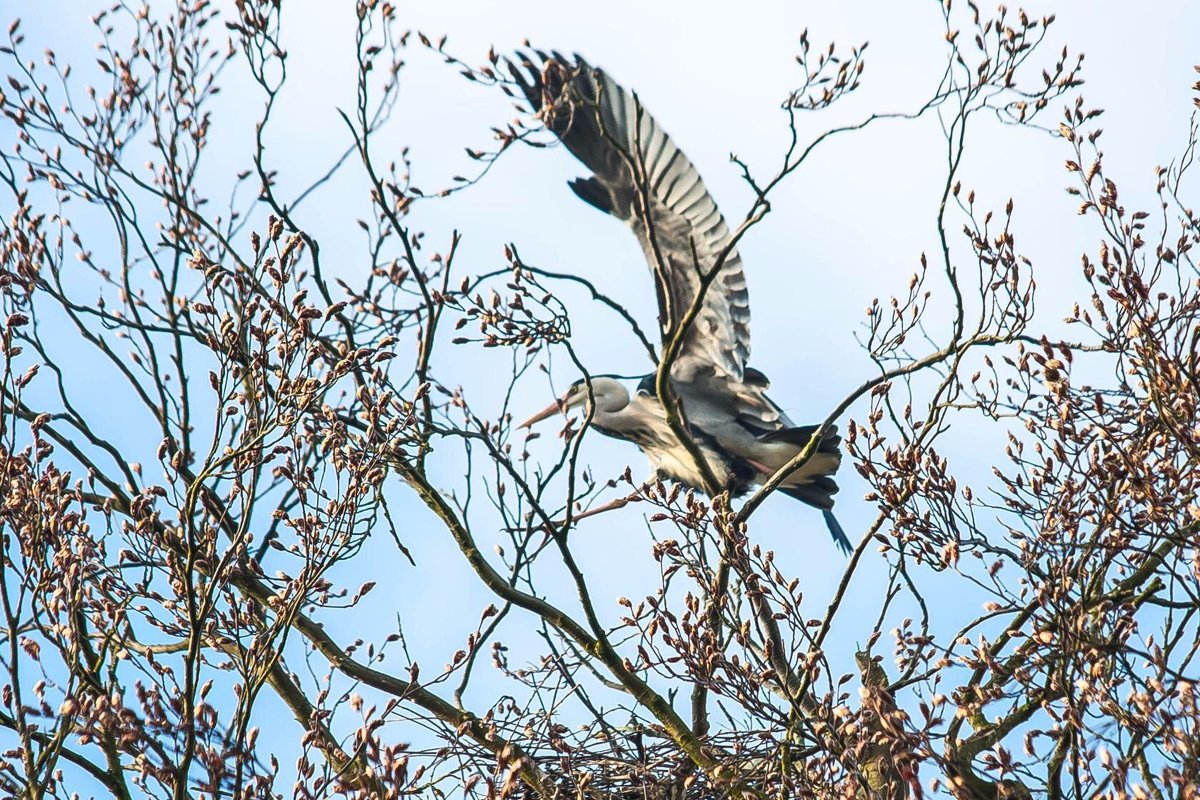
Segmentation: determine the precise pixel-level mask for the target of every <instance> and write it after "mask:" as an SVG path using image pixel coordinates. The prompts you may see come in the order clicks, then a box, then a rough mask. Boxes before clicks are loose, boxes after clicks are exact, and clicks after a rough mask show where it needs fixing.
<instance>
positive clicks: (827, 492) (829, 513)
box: [779, 475, 853, 553]
mask: <svg viewBox="0 0 1200 800" xmlns="http://www.w3.org/2000/svg"><path fill="white" fill-rule="evenodd" d="M779 491H780V492H782V493H783V494H786V495H787V496H788V497H794V498H796V499H797V500H799V501H800V502H802V503H807V504H808V505H810V506H812V507H813V508H819V509H821V512H822V513H823V514H824V516H825V525H826V526H827V527H828V528H829V533H830V535H831V536H833V541H834V542H836V543H837V546H838V549H839V550H841V551H842V552H843V553H849V552H850V551H851V550H852V549H853V547H852V546H851V544H850V539H849V538H848V537H847V536H846V532H845V531H843V530H842V526H841V525H839V524H838V521H837V517H835V516H833V496H834V495H835V494H837V491H838V485H837V484H836V483H834V480H833V478H830V477H828V476H827V475H820V476H818V477H816V478H813V479H812V480H811V481H809V482H808V483H802V484H800V485H799V486H786V487H785V486H781V487H779Z"/></svg>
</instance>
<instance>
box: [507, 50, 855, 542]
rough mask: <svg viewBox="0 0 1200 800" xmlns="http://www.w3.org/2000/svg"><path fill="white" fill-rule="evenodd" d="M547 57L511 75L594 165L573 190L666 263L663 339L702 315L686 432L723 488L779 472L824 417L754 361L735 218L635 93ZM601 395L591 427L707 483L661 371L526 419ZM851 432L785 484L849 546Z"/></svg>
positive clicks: (685, 406)
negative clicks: (660, 387)
mask: <svg viewBox="0 0 1200 800" xmlns="http://www.w3.org/2000/svg"><path fill="white" fill-rule="evenodd" d="M537 55H538V56H539V57H540V58H541V60H542V62H543V66H542V68H540V69H539V68H537V67H536V66H535V65H534V64H533V63H532V61H531V60H530V59H529V58H528V57H527V56H526V57H522V64H521V65H520V66H518V65H515V64H511V63H510V65H509V66H510V72H511V73H512V74H513V76H514V78H515V79H516V80H517V83H518V84H519V85H520V87H521V89H522V91H523V92H524V94H525V96H526V98H527V99H528V100H529V102H530V103H531V104H532V106H533V108H534V110H535V111H536V112H537V113H538V115H539V116H540V118H541V120H542V122H543V124H544V125H545V127H546V128H547V129H548V130H550V131H551V132H552V133H553V134H554V135H555V136H557V137H558V138H559V139H560V140H561V141H562V143H563V144H564V145H565V146H566V148H567V149H568V150H569V151H570V152H571V153H572V154H574V155H575V157H576V158H578V159H579V160H580V161H582V162H583V164H584V165H585V166H587V167H588V168H589V169H590V170H591V171H592V175H591V176H590V177H586V178H577V179H575V180H573V181H571V183H570V187H571V189H572V190H574V192H575V194H576V195H578V196H579V197H580V198H581V199H582V200H584V201H585V202H587V203H588V204H590V205H592V206H594V207H595V208H597V209H599V210H601V211H604V212H606V213H608V214H612V215H613V216H615V217H617V218H619V219H621V220H623V221H624V222H625V223H627V224H628V225H629V226H630V227H631V228H633V231H634V233H635V234H636V236H637V238H638V241H639V242H640V243H641V245H642V249H643V251H644V252H645V254H646V259H647V261H649V263H650V266H651V270H652V272H653V273H654V277H655V286H656V289H657V296H658V305H659V314H660V316H659V322H660V327H661V333H662V336H663V342H664V346H665V345H666V344H667V343H669V342H671V341H672V340H673V339H675V338H676V337H677V334H678V332H679V331H680V329H681V326H682V325H684V324H685V322H686V318H687V317H688V316H689V312H690V311H691V312H694V314H692V315H691V320H690V325H688V327H687V328H686V330H684V331H683V336H682V339H681V344H680V346H679V349H678V352H677V356H676V358H675V359H674V360H673V361H672V363H671V366H670V373H669V383H670V388H671V390H672V392H673V393H674V395H675V396H676V397H677V398H678V400H679V403H680V405H681V407H682V410H683V417H684V418H685V420H686V425H687V433H688V434H689V435H690V438H691V439H692V441H693V442H694V444H695V445H696V447H697V448H698V450H699V452H700V454H701V455H702V457H703V458H704V460H705V462H706V464H707V467H708V468H709V471H710V472H711V474H712V475H713V476H714V477H716V479H717V480H718V481H719V482H720V483H721V488H722V489H724V490H728V491H730V492H731V494H733V495H735V496H736V495H739V494H741V493H744V492H746V491H747V490H748V489H749V488H750V487H751V486H753V485H757V484H762V483H765V482H767V481H768V480H769V479H770V478H771V477H772V476H773V475H774V474H775V472H776V471H778V470H779V469H781V468H782V467H783V466H784V465H785V464H787V463H788V461H789V460H790V459H791V458H792V457H793V456H795V455H796V454H797V453H799V452H800V451H801V450H802V449H803V448H804V447H805V446H806V445H807V444H808V442H809V440H810V439H811V438H812V435H813V434H814V432H815V431H816V430H817V427H818V426H815V425H807V426H796V425H794V424H793V423H792V421H791V420H790V419H788V417H787V415H786V414H785V413H784V412H783V410H782V409H781V408H780V407H779V406H778V405H776V404H775V403H774V402H772V401H771V399H770V398H769V397H767V395H766V390H767V388H768V381H767V379H766V376H764V375H763V374H762V373H761V372H759V371H758V370H756V369H753V368H751V367H749V366H747V360H748V358H749V356H750V307H749V295H748V293H747V291H746V280H745V276H744V275H743V272H742V260H741V257H740V256H739V255H738V253H737V250H736V248H734V247H732V244H731V243H732V235H731V233H730V230H729V227H728V225H726V223H725V219H724V218H723V217H722V216H721V212H720V211H719V210H718V209H717V205H716V203H715V202H714V201H713V199H712V197H711V196H710V195H709V193H708V191H707V190H706V189H705V187H704V183H703V182H702V181H701V179H700V174H699V172H698V171H697V170H696V168H695V166H693V164H692V163H691V161H689V160H688V158H687V156H685V155H684V154H683V152H682V151H680V150H679V148H678V147H676V146H675V144H674V143H673V142H672V141H671V139H670V138H669V137H668V136H667V134H666V132H665V131H664V130H663V129H662V127H661V126H660V125H659V124H658V123H657V122H655V120H654V118H653V117H651V116H650V115H649V114H648V113H647V112H646V111H645V109H644V108H643V107H642V105H641V103H640V102H639V100H638V98H637V96H636V95H635V94H633V93H631V92H628V91H626V90H625V89H623V88H622V87H621V86H619V85H618V84H617V83H615V82H614V81H613V80H612V79H611V78H610V77H609V76H608V75H607V74H606V73H605V72H603V71H602V70H599V69H596V68H593V67H591V66H589V65H588V64H587V63H586V62H585V61H584V60H583V59H581V58H579V57H578V56H576V57H575V59H574V61H571V60H568V59H566V58H564V57H563V56H561V55H559V54H558V53H553V54H551V55H546V54H545V53H541V52H538V53H537ZM722 258H723V259H724V260H723V261H722V260H721V259H722ZM697 298H699V299H700V303H699V307H698V308H697V309H692V306H693V305H695V304H696V301H697ZM589 396H590V398H591V402H592V403H593V410H592V423H591V424H592V427H594V428H596V429H597V430H599V431H600V432H601V433H604V434H606V435H609V436H613V437H616V438H619V439H623V440H626V441H630V442H633V443H634V444H636V445H637V446H638V447H639V448H640V449H641V450H642V451H643V452H644V453H645V454H646V455H647V456H648V458H649V459H650V462H651V465H652V466H653V467H654V468H655V469H656V470H657V472H658V473H659V474H660V475H663V476H665V477H668V478H670V479H673V480H675V481H678V482H680V483H683V484H685V485H687V486H689V487H692V488H695V489H699V490H701V491H704V490H705V487H706V484H707V483H708V482H707V481H706V480H705V477H704V471H703V470H702V469H701V468H700V466H699V465H698V464H697V463H696V459H695V458H694V457H693V456H692V454H691V453H690V452H689V450H688V448H687V447H686V446H685V445H684V444H683V442H681V441H680V439H679V437H678V436H676V435H675V433H674V431H673V430H672V428H671V426H670V424H669V422H668V419H667V414H666V410H665V409H664V407H663V404H662V402H661V401H660V400H659V397H658V393H657V392H656V373H652V374H650V375H647V376H645V377H644V378H642V379H641V381H640V383H639V384H638V385H637V387H636V389H635V390H634V392H633V393H632V394H631V393H630V391H629V390H628V389H627V388H626V387H625V386H624V385H623V384H622V383H621V382H620V381H619V380H617V379H615V378H611V377H605V376H599V377H594V378H591V379H590V389H589V381H587V380H581V381H578V382H576V383H575V384H573V385H572V386H571V387H570V389H568V390H567V392H566V393H565V394H564V395H563V396H562V397H561V398H559V399H558V400H556V401H555V402H554V403H552V404H551V405H550V406H548V407H547V408H545V409H544V410H542V411H541V412H539V413H537V414H535V415H533V416H532V417H530V418H529V419H528V420H526V421H525V422H524V423H523V426H524V427H528V426H531V425H533V424H534V423H536V422H538V421H540V420H543V419H546V418H547V417H549V416H551V415H553V414H555V413H557V412H563V413H566V412H567V411H568V410H570V409H572V408H577V407H581V406H584V405H586V404H587V402H588V401H589ZM840 442H841V439H840V437H839V436H838V435H837V430H836V428H835V427H834V428H831V429H830V430H829V431H828V432H827V433H826V434H825V436H824V437H823V438H822V440H821V441H820V442H819V444H818V446H817V448H816V451H815V452H814V453H813V455H812V457H811V458H810V459H809V460H808V461H807V462H806V463H804V464H803V465H802V466H801V467H800V468H799V469H797V470H795V471H794V472H793V473H792V474H790V475H788V476H787V478H786V479H785V480H784V481H783V482H782V484H781V485H780V486H779V491H781V492H783V493H785V494H788V495H790V496H792V497H795V498H796V499H798V500H801V501H803V502H805V503H807V504H808V505H811V506H814V507H816V508H818V509H820V510H821V511H822V512H823V513H824V518H825V522H826V524H827V526H828V528H829V531H830V533H831V534H832V535H833V538H834V541H835V542H836V543H837V544H838V546H839V547H840V548H841V549H842V550H843V551H848V550H849V549H850V542H849V540H848V539H847V538H846V534H845V533H844V532H843V531H842V528H841V526H840V525H839V524H838V522H837V520H836V518H835V517H834V516H833V513H832V509H833V495H834V494H835V493H836V492H837V491H838V486H837V484H836V483H835V482H834V480H833V477H832V475H833V474H834V473H835V472H836V471H837V468H838V466H839V464H840V462H841V450H840V447H839V445H840Z"/></svg>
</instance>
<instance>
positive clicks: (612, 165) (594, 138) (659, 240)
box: [510, 52, 750, 383]
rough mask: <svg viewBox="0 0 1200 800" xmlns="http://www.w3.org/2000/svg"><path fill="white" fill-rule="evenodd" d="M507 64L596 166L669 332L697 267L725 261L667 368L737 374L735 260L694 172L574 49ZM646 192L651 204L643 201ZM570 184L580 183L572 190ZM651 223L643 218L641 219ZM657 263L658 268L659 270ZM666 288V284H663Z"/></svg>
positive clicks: (636, 104)
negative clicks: (646, 270) (644, 265)
mask: <svg viewBox="0 0 1200 800" xmlns="http://www.w3.org/2000/svg"><path fill="white" fill-rule="evenodd" d="M536 55H537V57H538V58H539V59H540V64H541V66H540V67H539V66H537V63H536V62H535V61H534V60H533V59H532V58H530V57H529V56H520V57H519V58H520V63H519V64H510V71H511V72H512V73H513V75H514V77H515V78H516V80H517V81H518V83H519V84H520V86H521V88H522V90H523V91H524V93H525V96H526V97H527V98H528V99H529V101H530V103H531V104H532V105H533V107H534V109H535V110H537V111H538V113H539V114H540V116H541V118H542V121H543V122H544V124H545V126H546V128H547V129H549V130H550V131H552V132H553V133H554V134H555V135H556V136H557V137H558V138H559V139H561V140H562V142H563V144H565V145H566V147H567V149H568V150H570V151H571V152H572V153H573V154H574V155H575V156H576V157H577V158H578V159H579V160H580V161H582V162H583V163H584V164H585V165H586V166H587V167H588V168H590V169H591V170H592V172H593V173H594V179H593V180H595V181H596V182H597V183H598V184H599V187H600V188H602V189H603V190H604V191H606V192H607V194H608V196H609V198H610V200H611V202H609V203H607V204H604V203H601V202H597V201H596V198H595V197H593V196H585V197H584V199H586V200H588V202H589V203H591V204H592V205H593V206H596V207H597V208H601V209H605V210H609V213H611V214H613V215H614V216H616V217H618V218H620V219H622V220H624V221H625V222H626V223H627V224H629V226H630V227H632V228H633V230H634V233H635V234H636V235H637V238H638V241H639V242H640V243H641V245H642V250H643V251H644V252H645V254H646V258H647V260H648V261H649V262H650V267H651V270H652V271H654V272H655V273H656V276H657V277H656V280H657V282H658V283H660V284H665V286H661V285H660V291H659V293H658V296H659V322H660V324H661V332H662V336H663V341H664V342H666V341H670V340H671V339H672V338H673V337H674V336H675V333H676V331H677V330H678V328H679V325H680V324H681V321H682V319H683V318H684V316H685V315H686V314H687V311H688V309H689V308H690V307H691V306H692V305H693V303H694V302H695V299H696V297H697V296H698V294H699V293H700V291H701V286H702V276H704V275H707V274H710V273H711V272H712V270H713V269H715V268H716V267H717V262H718V260H719V259H720V258H721V256H722V254H724V255H725V259H724V262H723V263H722V264H721V266H720V272H719V274H718V275H716V276H714V279H713V280H712V283H711V285H710V286H709V287H708V289H707V290H706V291H705V293H704V298H703V302H702V305H701V307H700V310H699V313H698V314H697V317H696V320H695V322H694V323H693V324H692V325H691V327H689V329H688V331H687V333H686V335H685V338H684V342H683V349H682V351H681V353H680V355H679V358H678V359H677V361H676V362H675V364H674V365H673V367H672V377H674V378H675V379H676V380H682V381H692V380H696V379H697V377H699V376H709V377H710V378H720V379H723V380H726V381H733V382H735V383H740V382H741V381H742V376H743V373H744V371H745V369H746V361H747V359H748V358H749V356H750V305H749V299H750V298H749V293H748V292H747V290H746V280H745V276H744V274H743V272H742V260H741V257H740V256H739V255H738V252H737V250H736V249H734V248H732V247H731V241H732V236H731V234H730V232H729V226H728V225H726V223H725V219H724V218H723V217H722V216H721V212H720V210H719V209H718V208H717V204H716V202H715V201H714V200H713V198H712V196H711V195H710V194H709V193H708V190H707V189H705V187H704V182H703V180H702V179H701V177H700V173H699V171H698V170H697V169H696V167H695V165H694V164H692V162H691V161H690V160H689V159H688V157H687V156H686V155H685V154H684V153H683V151H681V150H680V149H679V148H678V147H677V146H676V145H675V143H674V142H673V141H672V140H671V138H670V137H669V136H668V135H667V133H666V131H665V130H664V129H663V128H662V126H660V125H659V124H658V122H657V121H655V119H654V118H653V117H652V116H650V114H649V113H647V112H646V110H645V108H644V107H643V106H642V105H641V103H640V101H639V100H638V98H637V95H635V94H634V93H632V92H629V91H626V90H625V89H623V88H622V87H621V86H619V85H618V84H617V83H616V82H615V81H613V80H612V79H611V78H610V77H609V76H608V75H607V74H606V73H605V72H603V71H602V70H599V69H595V68H592V67H591V66H589V65H588V64H587V62H585V61H584V60H583V59H582V58H579V57H578V56H576V57H575V58H574V59H572V60H569V59H567V58H564V57H563V56H562V55H560V54H558V53H553V54H550V55H547V54H545V53H542V52H538V53H537V54H536ZM643 171H644V174H645V181H644V182H643V183H644V191H645V194H646V195H648V199H649V203H648V206H649V208H647V209H645V211H643V210H642V194H643V186H640V185H639V182H638V176H639V174H641V173H642V172H643ZM577 191H578V190H577ZM647 222H649V224H647ZM660 272H661V274H659V273H660ZM664 290H665V291H664Z"/></svg>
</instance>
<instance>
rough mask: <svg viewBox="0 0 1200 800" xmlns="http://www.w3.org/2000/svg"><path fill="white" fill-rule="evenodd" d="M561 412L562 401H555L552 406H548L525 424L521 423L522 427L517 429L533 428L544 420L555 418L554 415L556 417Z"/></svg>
mask: <svg viewBox="0 0 1200 800" xmlns="http://www.w3.org/2000/svg"><path fill="white" fill-rule="evenodd" d="M560 410H562V401H561V400H555V401H554V402H553V403H551V404H550V405H548V406H546V407H545V408H543V409H542V410H541V411H539V412H538V413H536V414H534V415H533V416H532V417H530V418H529V419H527V420H525V421H524V422H522V423H521V424H520V425H518V426H517V427H519V428H529V427H532V426H533V425H534V424H535V423H538V422H541V421H542V420H544V419H545V418H546V417H551V416H554V415H555V414H557V413H558V412H559V411H560Z"/></svg>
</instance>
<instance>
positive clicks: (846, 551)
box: [821, 509, 854, 556]
mask: <svg viewBox="0 0 1200 800" xmlns="http://www.w3.org/2000/svg"><path fill="white" fill-rule="evenodd" d="M821 513H822V514H823V515H824V516H825V526H826V527H827V528H829V534H830V535H831V536H832V537H833V541H834V542H835V543H837V546H838V550H841V551H842V554H843V555H847V556H848V555H850V551H851V550H853V549H854V546H853V545H852V544H850V537H848V536H847V535H846V532H845V531H844V530H842V526H841V525H840V524H838V521H837V517H835V516H834V515H833V512H832V511H830V510H829V509H825V510H824V511H822V512H821Z"/></svg>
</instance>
